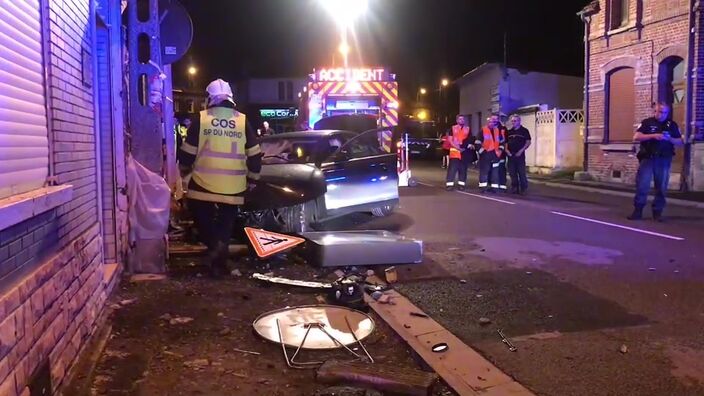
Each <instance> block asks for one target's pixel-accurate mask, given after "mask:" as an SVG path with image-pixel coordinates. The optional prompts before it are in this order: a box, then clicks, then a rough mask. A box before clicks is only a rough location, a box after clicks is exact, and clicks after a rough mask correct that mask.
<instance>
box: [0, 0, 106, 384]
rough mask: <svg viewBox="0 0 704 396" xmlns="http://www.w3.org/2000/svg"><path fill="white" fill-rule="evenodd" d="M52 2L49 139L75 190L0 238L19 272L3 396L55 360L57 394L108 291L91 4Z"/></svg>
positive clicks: (3, 336)
mask: <svg viewBox="0 0 704 396" xmlns="http://www.w3.org/2000/svg"><path fill="white" fill-rule="evenodd" d="M47 3H48V4H49V6H48V7H49V9H48V12H46V15H48V19H49V25H48V26H49V29H50V35H49V40H50V45H49V48H48V50H49V52H50V55H49V59H48V64H49V65H50V73H51V77H50V80H49V81H48V94H49V96H50V98H51V101H50V104H51V116H52V124H51V128H50V129H51V131H52V133H51V134H50V137H51V136H53V142H54V144H53V148H54V159H55V172H56V175H57V178H58V182H59V183H61V184H72V185H73V186H74V190H73V199H72V201H70V202H68V203H66V204H64V205H62V206H60V207H58V208H55V209H53V210H51V211H49V212H47V213H44V214H42V215H39V216H37V217H35V218H32V219H29V220H27V221H25V222H23V223H21V224H18V225H15V226H13V227H11V228H9V229H7V230H3V231H2V232H1V233H0V270H2V271H5V272H7V270H6V266H7V268H10V269H11V271H12V272H11V273H10V275H6V277H5V278H0V286H2V288H0V395H3V396H12V395H16V394H19V393H21V392H22V391H23V390H24V389H25V387H26V385H27V384H28V382H29V381H30V379H31V376H32V374H33V373H35V372H36V371H37V369H38V367H40V366H41V365H43V364H45V363H47V362H48V364H49V367H50V371H51V379H52V388H53V389H54V390H55V389H57V387H58V386H59V385H60V384H61V382H62V381H63V380H64V378H65V376H66V373H67V370H68V368H69V367H70V366H71V364H72V362H73V361H74V360H75V358H76V356H77V354H78V352H79V351H80V349H81V347H82V346H83V345H84V343H85V341H86V340H87V338H88V336H89V335H90V334H91V333H92V332H93V331H94V328H95V325H96V318H97V317H98V316H99V314H100V312H101V309H102V307H103V304H104V301H105V299H106V298H107V293H108V291H109V290H108V288H107V287H106V286H105V283H104V280H103V277H104V275H103V274H104V273H103V270H104V269H103V266H102V261H103V258H102V257H101V253H100V252H101V245H102V240H101V237H100V233H99V223H98V221H99V220H98V218H99V217H98V207H97V197H98V196H97V191H96V190H97V189H96V160H95V130H94V129H95V128H94V108H93V98H94V97H95V94H94V88H93V87H89V86H86V85H84V82H83V78H82V76H83V70H82V59H83V56H82V50H83V49H85V50H87V51H88V52H89V54H90V55H91V56H93V55H94V49H92V37H91V28H90V24H91V23H92V21H91V20H90V18H89V16H90V12H89V9H90V7H89V4H90V3H89V0H50V1H48V2H47ZM45 11H46V10H45ZM44 22H46V20H45V21H44ZM89 66H90V65H89ZM12 274H20V275H22V276H21V278H17V277H14V278H13V277H11V275H12ZM3 279H4V281H3Z"/></svg>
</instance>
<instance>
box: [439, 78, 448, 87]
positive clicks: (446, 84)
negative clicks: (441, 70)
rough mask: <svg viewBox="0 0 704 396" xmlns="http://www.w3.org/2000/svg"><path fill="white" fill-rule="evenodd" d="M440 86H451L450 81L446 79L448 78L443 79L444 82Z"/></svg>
mask: <svg viewBox="0 0 704 396" xmlns="http://www.w3.org/2000/svg"><path fill="white" fill-rule="evenodd" d="M440 84H441V85H442V86H443V87H446V86H448V85H450V80H448V79H446V78H443V79H442V82H441V83H440Z"/></svg>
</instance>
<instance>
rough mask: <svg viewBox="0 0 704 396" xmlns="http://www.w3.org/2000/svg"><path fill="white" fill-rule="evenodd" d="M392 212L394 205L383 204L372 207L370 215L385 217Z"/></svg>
mask: <svg viewBox="0 0 704 396" xmlns="http://www.w3.org/2000/svg"><path fill="white" fill-rule="evenodd" d="M393 212H394V205H384V206H380V207H378V208H374V209H372V215H374V216H375V217H386V216H388V215H390V214H391V213H393Z"/></svg>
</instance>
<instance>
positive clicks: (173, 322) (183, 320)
mask: <svg viewBox="0 0 704 396" xmlns="http://www.w3.org/2000/svg"><path fill="white" fill-rule="evenodd" d="M190 322H193V318H189V317H187V316H177V317H175V318H171V320H169V324H171V325H177V324H186V323H190Z"/></svg>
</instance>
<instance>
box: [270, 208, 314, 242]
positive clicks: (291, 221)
mask: <svg viewBox="0 0 704 396" xmlns="http://www.w3.org/2000/svg"><path fill="white" fill-rule="evenodd" d="M279 216H280V218H281V223H282V224H281V226H282V227H283V232H288V233H293V234H300V233H303V232H309V231H312V227H311V224H313V222H314V219H315V202H314V201H311V202H306V203H303V204H300V205H295V206H289V207H286V208H281V209H279Z"/></svg>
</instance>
